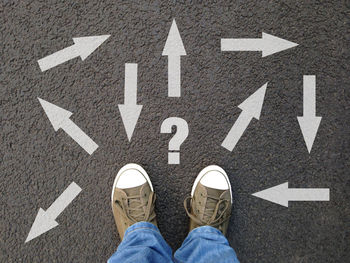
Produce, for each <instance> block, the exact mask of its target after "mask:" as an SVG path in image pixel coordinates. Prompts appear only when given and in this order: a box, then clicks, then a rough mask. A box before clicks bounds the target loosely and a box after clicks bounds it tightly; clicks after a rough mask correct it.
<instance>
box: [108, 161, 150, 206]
mask: <svg viewBox="0 0 350 263" xmlns="http://www.w3.org/2000/svg"><path fill="white" fill-rule="evenodd" d="M129 169H134V170H138V171H139V172H140V173H142V175H143V176H144V177H145V179H146V180H147V182H148V184H149V185H150V188H151V191H152V192H153V185H152V183H151V179H150V178H149V176H148V174H147V172H146V171H145V169H143V168H142V167H141V166H140V165H138V164H136V163H129V164H126V165H124V166H123V167H122V168H120V170H119V172H118V173H117V176H116V177H115V179H114V183H113V189H112V195H111V200H112V201H113V195H114V190H115V188H116V185H117V182H118V180H119V177H120V175H121V174H122V173H124V172H125V171H126V170H129Z"/></svg>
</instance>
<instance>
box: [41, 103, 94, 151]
mask: <svg viewBox="0 0 350 263" xmlns="http://www.w3.org/2000/svg"><path fill="white" fill-rule="evenodd" d="M38 99H39V101H40V104H41V106H42V107H43V109H44V111H45V113H46V115H47V117H48V118H49V120H50V122H51V124H52V126H53V128H54V129H55V131H57V130H58V129H60V128H62V130H64V131H65V132H66V133H67V134H68V135H69V136H70V137H72V139H73V140H74V141H76V142H77V143H78V144H79V145H80V146H81V147H82V148H83V149H84V150H85V151H87V152H88V153H89V154H90V155H91V154H92V153H93V152H94V151H95V150H96V149H97V148H98V145H97V144H96V143H95V142H94V141H93V140H92V139H91V138H90V137H89V136H87V135H86V134H85V133H84V132H83V131H82V130H81V129H80V128H79V127H78V126H77V125H76V124H75V123H74V122H72V121H71V120H70V119H69V117H70V116H71V115H72V114H73V113H71V112H70V111H67V110H65V109H62V108H61V107H58V106H56V105H55V104H52V103H50V102H47V101H46V100H43V99H40V98H38Z"/></svg>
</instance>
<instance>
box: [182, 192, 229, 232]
mask: <svg viewBox="0 0 350 263" xmlns="http://www.w3.org/2000/svg"><path fill="white" fill-rule="evenodd" d="M206 197H207V201H209V200H213V201H211V202H216V205H215V208H206V209H205V210H204V214H203V219H207V220H202V219H200V218H199V216H198V215H197V213H196V211H194V209H192V210H193V211H192V213H190V211H189V209H188V205H187V204H188V201H189V200H190V201H191V204H192V201H193V199H192V197H191V196H189V197H187V198H186V199H185V200H184V207H185V210H186V213H187V215H188V216H189V217H190V218H191V219H192V220H193V221H194V222H195V223H196V224H197V225H199V226H212V227H219V226H220V225H222V224H223V223H224V222H226V221H227V220H229V218H230V215H225V212H226V211H227V209H228V208H229V207H230V203H229V201H228V200H226V199H222V198H217V197H215V196H210V195H207V196H206ZM221 204H224V205H225V206H224V209H223V210H222V211H220V210H221V209H220V206H221Z"/></svg>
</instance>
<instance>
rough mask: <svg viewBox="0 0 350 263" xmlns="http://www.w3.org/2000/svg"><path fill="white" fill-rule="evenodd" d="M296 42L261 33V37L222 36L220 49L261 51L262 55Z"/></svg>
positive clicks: (292, 45)
mask: <svg viewBox="0 0 350 263" xmlns="http://www.w3.org/2000/svg"><path fill="white" fill-rule="evenodd" d="M297 45H298V44H296V43H293V42H291V41H288V40H284V39H282V38H279V37H275V36H273V35H270V34H267V33H264V32H263V33H262V38H237V39H235V38H222V39H221V51H261V52H262V57H266V56H269V55H272V54H274V53H277V52H280V51H283V50H286V49H289V48H292V47H296V46H297Z"/></svg>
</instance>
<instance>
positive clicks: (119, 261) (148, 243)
mask: <svg viewBox="0 0 350 263" xmlns="http://www.w3.org/2000/svg"><path fill="white" fill-rule="evenodd" d="M129 262H130V263H134V262H140V263H143V262H145V263H146V262H147V263H164V262H173V261H172V251H171V248H170V247H169V246H168V244H167V243H166V242H165V240H164V239H163V237H162V235H161V234H160V232H159V230H158V228H157V227H156V226H155V225H153V224H151V223H149V222H139V223H136V224H133V225H132V226H130V227H129V228H128V229H127V230H126V232H125V235H124V239H123V241H122V242H121V243H120V245H119V247H118V249H117V251H116V252H115V253H114V254H113V255H112V256H111V258H110V259H109V260H108V263H129Z"/></svg>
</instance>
